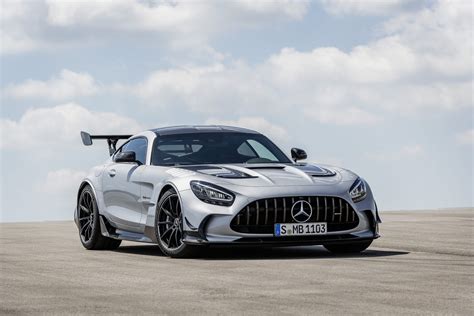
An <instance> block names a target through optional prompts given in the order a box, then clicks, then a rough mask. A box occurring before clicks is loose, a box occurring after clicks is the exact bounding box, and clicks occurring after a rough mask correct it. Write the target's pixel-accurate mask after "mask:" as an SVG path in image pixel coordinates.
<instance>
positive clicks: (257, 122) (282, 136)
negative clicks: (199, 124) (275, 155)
mask: <svg viewBox="0 0 474 316" xmlns="http://www.w3.org/2000/svg"><path fill="white" fill-rule="evenodd" d="M206 124H213V125H228V126H239V127H244V128H249V129H253V130H256V131H258V132H260V133H262V134H264V135H266V136H268V137H269V138H271V139H274V140H277V142H286V141H288V139H289V136H288V131H287V130H286V129H285V128H284V127H282V126H279V125H276V124H273V123H270V122H269V121H268V120H267V119H265V118H263V117H249V116H247V117H241V118H239V119H237V120H221V119H216V118H210V119H208V120H207V121H206Z"/></svg>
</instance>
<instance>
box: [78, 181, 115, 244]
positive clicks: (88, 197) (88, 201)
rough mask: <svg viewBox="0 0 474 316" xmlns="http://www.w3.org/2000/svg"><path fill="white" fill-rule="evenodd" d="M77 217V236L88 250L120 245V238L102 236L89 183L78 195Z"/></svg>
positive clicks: (95, 203)
mask: <svg viewBox="0 0 474 316" xmlns="http://www.w3.org/2000/svg"><path fill="white" fill-rule="evenodd" d="M77 219H78V223H79V238H80V239H81V243H82V245H83V246H84V248H86V249H89V250H105V249H108V250H112V249H116V248H118V247H119V246H120V243H121V242H122V241H121V240H117V239H112V238H108V237H105V236H102V234H101V232H100V223H99V211H98V208H97V202H96V200H95V197H94V193H93V192H92V188H91V187H90V186H89V185H87V186H85V187H84V189H83V190H82V191H81V195H80V196H79V202H78V204H77Z"/></svg>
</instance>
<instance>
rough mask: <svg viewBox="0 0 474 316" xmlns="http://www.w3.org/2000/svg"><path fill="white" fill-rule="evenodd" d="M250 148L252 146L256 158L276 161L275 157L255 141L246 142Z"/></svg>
mask: <svg viewBox="0 0 474 316" xmlns="http://www.w3.org/2000/svg"><path fill="white" fill-rule="evenodd" d="M247 142H248V143H249V144H250V146H252V148H253V150H255V152H256V153H257V155H258V157H260V158H265V159H268V160H271V161H278V159H277V157H275V155H274V154H272V153H271V152H270V151H269V150H268V149H267V148H266V147H265V146H263V145H262V144H260V143H259V142H257V141H256V140H253V139H249V140H248V141H247Z"/></svg>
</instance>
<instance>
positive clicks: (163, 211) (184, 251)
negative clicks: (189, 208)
mask: <svg viewBox="0 0 474 316" xmlns="http://www.w3.org/2000/svg"><path fill="white" fill-rule="evenodd" d="M155 236H156V240H157V242H158V246H159V247H160V249H161V251H162V252H163V254H164V255H166V256H168V257H173V258H188V257H193V256H194V255H196V253H197V247H195V246H194V247H193V246H190V245H186V244H185V243H183V241H182V239H183V213H182V211H181V202H180V200H179V196H178V194H177V193H176V191H175V190H174V189H169V190H168V191H166V192H165V193H164V194H163V195H162V196H161V198H160V200H159V201H158V207H157V208H156V213H155Z"/></svg>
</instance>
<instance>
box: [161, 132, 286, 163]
mask: <svg viewBox="0 0 474 316" xmlns="http://www.w3.org/2000/svg"><path fill="white" fill-rule="evenodd" d="M226 163H291V161H290V160H289V159H288V158H287V157H286V156H285V154H283V152H282V151H281V150H280V149H279V148H278V147H277V146H276V145H275V144H273V143H272V142H271V141H270V140H269V139H268V138H266V137H265V136H263V135H261V134H250V133H249V134H246V133H193V134H179V135H165V136H159V137H157V138H156V140H155V142H154V144H153V152H152V164H153V165H158V166H172V165H191V164H226Z"/></svg>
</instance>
